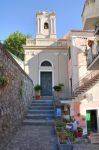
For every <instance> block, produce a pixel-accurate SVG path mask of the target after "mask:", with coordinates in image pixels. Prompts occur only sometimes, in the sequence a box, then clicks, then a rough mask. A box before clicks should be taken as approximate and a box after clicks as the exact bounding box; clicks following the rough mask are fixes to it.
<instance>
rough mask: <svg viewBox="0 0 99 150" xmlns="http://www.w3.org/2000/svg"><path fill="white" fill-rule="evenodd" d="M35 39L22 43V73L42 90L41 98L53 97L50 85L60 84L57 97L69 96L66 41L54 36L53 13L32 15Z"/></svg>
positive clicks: (54, 23) (54, 21)
mask: <svg viewBox="0 0 99 150" xmlns="http://www.w3.org/2000/svg"><path fill="white" fill-rule="evenodd" d="M36 28H37V31H36V37H35V39H32V38H31V37H30V38H28V39H27V40H26V45H24V50H25V71H26V73H27V74H28V75H29V76H30V78H31V79H32V80H33V83H34V86H35V85H37V84H39V85H41V87H42V91H41V96H53V86H55V85H58V84H63V85H64V86H63V88H62V92H61V98H62V99H65V98H66V97H68V94H69V90H68V89H69V88H68V86H69V83H68V82H69V80H68V69H67V67H68V63H67V62H68V60H67V41H66V39H58V38H57V35H56V14H55V13H54V12H47V11H40V12H38V13H37V14H36Z"/></svg>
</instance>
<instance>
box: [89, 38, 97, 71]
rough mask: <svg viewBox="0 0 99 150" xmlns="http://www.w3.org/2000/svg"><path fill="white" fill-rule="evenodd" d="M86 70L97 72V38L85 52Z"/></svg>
mask: <svg viewBox="0 0 99 150" xmlns="http://www.w3.org/2000/svg"><path fill="white" fill-rule="evenodd" d="M87 68H88V70H99V38H96V39H95V41H94V43H93V45H92V47H90V49H89V50H88V52H87Z"/></svg>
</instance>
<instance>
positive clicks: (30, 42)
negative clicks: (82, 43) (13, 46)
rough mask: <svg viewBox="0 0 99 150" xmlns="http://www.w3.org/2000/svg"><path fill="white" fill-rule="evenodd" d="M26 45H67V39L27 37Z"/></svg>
mask: <svg viewBox="0 0 99 150" xmlns="http://www.w3.org/2000/svg"><path fill="white" fill-rule="evenodd" d="M26 46H45V47H46V46H50V47H67V41H66V40H64V39H54V40H53V39H35V40H33V39H31V38H29V39H27V40H26Z"/></svg>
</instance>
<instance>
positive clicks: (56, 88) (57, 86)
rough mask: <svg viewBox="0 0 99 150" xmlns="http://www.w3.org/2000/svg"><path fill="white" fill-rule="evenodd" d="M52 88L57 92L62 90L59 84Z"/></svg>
mask: <svg viewBox="0 0 99 150" xmlns="http://www.w3.org/2000/svg"><path fill="white" fill-rule="evenodd" d="M53 88H54V90H55V91H57V92H60V91H61V90H62V87H61V86H60V85H55V86H54V87H53Z"/></svg>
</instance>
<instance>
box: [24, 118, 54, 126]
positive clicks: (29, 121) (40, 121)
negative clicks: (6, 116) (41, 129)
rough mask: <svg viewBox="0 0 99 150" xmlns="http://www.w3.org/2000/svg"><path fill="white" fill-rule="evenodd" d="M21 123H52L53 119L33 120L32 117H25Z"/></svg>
mask: <svg viewBox="0 0 99 150" xmlns="http://www.w3.org/2000/svg"><path fill="white" fill-rule="evenodd" d="M23 125H39V126H40V125H48V126H49V125H51V126H52V125H54V120H53V119H52V120H51V119H39V120H36V119H35V120H34V119H25V120H24V121H23Z"/></svg>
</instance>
